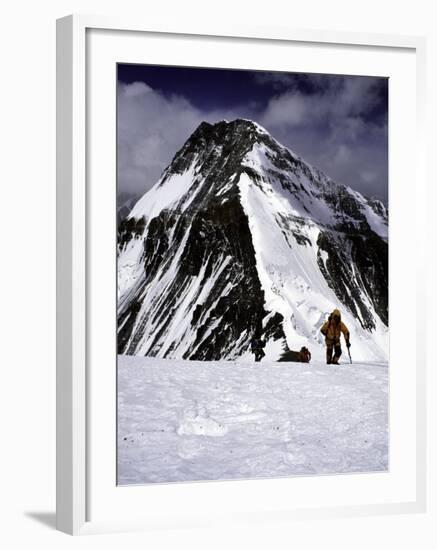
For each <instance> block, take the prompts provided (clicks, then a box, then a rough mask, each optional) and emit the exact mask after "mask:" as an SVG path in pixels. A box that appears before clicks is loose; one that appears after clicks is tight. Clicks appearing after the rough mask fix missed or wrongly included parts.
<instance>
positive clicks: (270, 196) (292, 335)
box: [118, 119, 388, 359]
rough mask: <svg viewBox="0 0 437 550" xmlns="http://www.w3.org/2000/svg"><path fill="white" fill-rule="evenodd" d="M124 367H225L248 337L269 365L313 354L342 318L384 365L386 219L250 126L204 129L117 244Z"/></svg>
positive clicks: (377, 207)
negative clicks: (331, 317)
mask: <svg viewBox="0 0 437 550" xmlns="http://www.w3.org/2000/svg"><path fill="white" fill-rule="evenodd" d="M119 251H120V255H119V262H118V265H119V308H120V309H119V311H120V317H119V321H120V325H119V348H120V351H121V352H123V353H128V354H130V353H141V354H145V355H152V356H159V357H175V358H182V357H183V358H193V359H220V358H221V359H222V358H230V357H236V356H241V355H243V354H244V353H247V350H248V346H249V341H250V338H251V337H252V335H253V334H255V333H261V334H263V336H264V337H265V338H266V340H267V341H268V353H269V355H270V357H271V358H275V357H276V358H278V357H280V356H281V355H282V354H283V353H284V352H286V350H287V349H296V348H297V349H299V348H300V346H302V345H307V346H309V347H310V348H314V346H319V348H317V349H319V350H322V347H321V343H322V340H321V335H320V333H319V331H318V328H317V327H318V326H320V325H321V323H322V322H323V321H324V320H325V319H326V316H327V314H328V312H329V311H330V309H334V307H340V308H341V309H342V311H343V312H344V317H345V320H346V322H347V323H348V324H349V328H350V329H351V332H352V334H354V336H355V338H356V342H357V343H358V348H356V349H357V350H358V353H360V354H361V358H371V359H380V358H386V333H387V323H388V312H387V304H388V299H387V211H386V209H385V207H384V205H382V203H379V202H378V201H374V200H370V199H366V198H365V197H363V196H362V195H361V194H360V193H358V192H357V191H355V190H352V189H350V188H348V187H346V186H345V185H341V184H338V183H335V182H334V181H332V180H331V179H330V178H329V177H328V176H326V175H325V174H323V173H322V172H321V171H320V170H318V169H316V168H314V167H312V166H311V165H310V164H308V163H307V162H305V161H304V160H303V159H302V158H301V157H299V156H298V155H296V154H295V153H294V152H293V151H291V150H290V149H288V148H286V147H284V146H283V145H281V144H280V143H279V142H278V141H276V140H275V139H274V138H273V137H272V136H271V135H270V134H269V133H268V132H267V131H266V130H265V129H263V128H262V127H261V126H259V125H258V124H257V123H255V122H253V121H250V120H245V119H237V120H233V121H231V122H226V121H220V122H217V123H216V124H210V123H208V122H202V123H201V124H200V125H199V126H198V127H197V129H196V130H195V131H194V132H193V133H192V135H191V136H190V137H189V138H188V140H187V141H186V143H185V144H184V145H183V147H182V148H181V149H180V150H179V151H178V152H177V153H176V154H175V156H174V158H173V160H172V162H171V163H170V165H169V166H168V167H167V168H166V169H165V170H164V172H163V174H162V176H161V178H160V179H159V181H158V182H157V183H156V184H155V186H154V187H153V188H152V189H150V191H148V192H147V193H146V194H145V195H144V196H143V197H142V198H141V199H140V200H139V201H138V202H137V204H136V205H135V206H134V208H133V209H132V211H131V213H130V215H129V216H128V218H127V220H126V222H125V223H124V225H122V226H121V227H120V231H119Z"/></svg>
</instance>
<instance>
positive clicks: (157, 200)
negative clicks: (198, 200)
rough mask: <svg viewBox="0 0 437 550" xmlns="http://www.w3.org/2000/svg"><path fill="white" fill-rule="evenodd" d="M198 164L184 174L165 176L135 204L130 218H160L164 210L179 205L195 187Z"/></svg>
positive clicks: (192, 165) (191, 166) (194, 164)
mask: <svg viewBox="0 0 437 550" xmlns="http://www.w3.org/2000/svg"><path fill="white" fill-rule="evenodd" d="M195 170H196V162H195V161H193V163H192V164H191V165H190V167H189V169H188V170H187V171H186V172H184V173H183V174H172V175H171V176H170V177H168V178H167V177H166V176H165V175H164V177H163V178H161V179H160V180H159V181H158V182H157V183H156V184H155V185H154V186H153V187H152V188H151V189H150V191H148V192H147V193H146V194H145V195H143V197H142V198H141V199H140V200H139V201H138V202H137V203H136V204H135V206H134V208H133V209H132V211H131V212H130V214H129V216H128V217H129V218H137V219H138V218H141V217H144V218H146V219H147V220H150V219H152V218H154V217H155V216H158V215H159V214H160V213H161V211H162V210H164V209H165V208H169V207H170V206H173V205H175V204H177V203H178V202H179V201H180V200H181V199H182V198H183V197H185V196H186V194H187V193H188V191H189V190H190V188H191V187H192V185H193V181H194V179H195Z"/></svg>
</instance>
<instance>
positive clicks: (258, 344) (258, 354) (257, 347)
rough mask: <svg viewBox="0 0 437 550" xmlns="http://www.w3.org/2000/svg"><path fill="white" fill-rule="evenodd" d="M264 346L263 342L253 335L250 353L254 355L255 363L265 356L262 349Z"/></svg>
mask: <svg viewBox="0 0 437 550" xmlns="http://www.w3.org/2000/svg"><path fill="white" fill-rule="evenodd" d="M265 345H266V343H265V342H264V340H262V339H261V338H260V337H259V336H258V335H255V336H254V337H253V338H252V340H251V342H250V351H251V352H252V353H253V354H254V356H255V361H256V362H258V361H261V359H262V358H263V357H264V356H265V353H264V349H263V348H264V347H265Z"/></svg>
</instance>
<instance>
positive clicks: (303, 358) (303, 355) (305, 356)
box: [299, 346, 311, 363]
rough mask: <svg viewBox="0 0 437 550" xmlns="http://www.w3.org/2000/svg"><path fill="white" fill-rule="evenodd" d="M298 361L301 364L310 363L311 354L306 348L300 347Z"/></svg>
mask: <svg viewBox="0 0 437 550" xmlns="http://www.w3.org/2000/svg"><path fill="white" fill-rule="evenodd" d="M299 361H300V362H301V363H309V362H310V361H311V352H310V350H309V349H308V348H306V347H305V346H302V347H301V348H300V352H299Z"/></svg>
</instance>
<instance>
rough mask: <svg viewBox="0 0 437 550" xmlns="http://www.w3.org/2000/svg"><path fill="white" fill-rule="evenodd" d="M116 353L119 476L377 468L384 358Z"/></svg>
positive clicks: (383, 442)
mask: <svg viewBox="0 0 437 550" xmlns="http://www.w3.org/2000/svg"><path fill="white" fill-rule="evenodd" d="M342 359H343V363H342V364H341V365H340V366H328V365H324V364H323V363H321V362H312V363H310V364H309V365H305V364H300V363H271V362H269V363H267V362H266V363H251V364H248V363H238V362H235V361H219V362H206V361H178V360H166V359H155V358H145V357H129V356H119V360H118V483H119V484H121V485H126V484H143V483H155V482H169V481H194V480H217V479H236V478H256V477H275V476H293V475H302V474H305V475H316V474H335V473H346V472H375V471H384V470H387V467H388V366H387V363H357V364H353V365H349V364H348V363H347V362H346V359H344V358H342Z"/></svg>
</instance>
